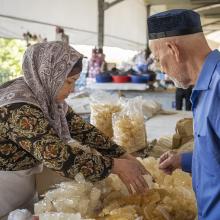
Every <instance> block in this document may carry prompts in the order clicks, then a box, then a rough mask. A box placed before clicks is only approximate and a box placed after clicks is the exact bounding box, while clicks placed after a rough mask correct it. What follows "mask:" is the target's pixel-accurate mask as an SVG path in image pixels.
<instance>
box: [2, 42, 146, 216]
mask: <svg viewBox="0 0 220 220" xmlns="http://www.w3.org/2000/svg"><path fill="white" fill-rule="evenodd" d="M22 70H23V77H20V78H17V79H15V80H12V81H9V82H7V83H5V84H3V85H2V86H0V94H1V95H0V182H1V183H0V219H1V218H3V217H4V216H7V215H8V213H9V212H10V211H12V210H14V209H17V208H24V207H25V208H27V207H30V206H31V205H32V204H33V199H34V195H35V178H34V174H35V173H38V172H41V170H42V164H43V165H44V166H46V167H48V168H50V169H52V170H54V171H56V172H58V173H59V174H61V175H63V176H65V177H68V178H72V179H73V178H74V176H75V175H76V174H77V173H79V172H81V173H82V174H83V175H84V177H85V178H86V179H87V180H88V181H93V182H94V181H99V180H102V179H104V178H106V177H107V176H108V175H109V174H110V173H114V174H117V175H118V176H119V177H120V178H121V180H122V181H123V182H124V183H125V185H126V186H127V188H128V190H129V192H131V188H133V189H134V190H135V191H136V192H143V191H145V190H146V188H147V184H146V182H145V181H144V179H143V177H142V175H143V174H146V173H147V171H146V170H145V169H144V168H143V167H142V165H141V164H140V163H139V162H138V161H137V160H136V159H135V158H133V157H132V156H131V155H129V154H127V153H126V152H125V151H124V150H123V149H122V148H121V147H120V146H118V145H117V144H115V143H114V142H113V141H111V140H110V139H109V138H108V137H106V136H105V135H103V133H101V132H100V131H99V130H98V129H96V128H95V127H94V126H92V125H91V124H89V123H87V122H85V121H83V119H82V118H81V117H80V116H79V115H77V114H76V113H74V112H73V110H72V109H71V108H70V107H68V106H67V104H66V102H65V101H64V99H65V98H66V97H67V96H68V95H69V94H70V92H71V90H72V89H73V87H74V83H75V81H76V80H77V79H78V78H79V75H80V72H81V70H82V55H81V54H80V53H78V52H77V51H75V50H74V49H73V48H72V47H70V46H69V45H67V44H65V43H63V42H45V43H40V44H35V45H33V46H30V47H29V48H28V49H27V50H26V52H25V54H24V60H23V65H22ZM72 139H73V140H75V141H77V143H78V145H79V147H77V146H76V147H71V146H70V145H68V142H69V141H71V140H72ZM81 145H86V146H88V147H90V148H94V149H95V150H97V151H98V152H99V154H96V153H88V152H86V151H84V150H82V148H80V146H81Z"/></svg>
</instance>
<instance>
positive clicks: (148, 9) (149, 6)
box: [146, 4, 151, 49]
mask: <svg viewBox="0 0 220 220" xmlns="http://www.w3.org/2000/svg"><path fill="white" fill-rule="evenodd" d="M150 10H151V5H150V4H148V5H146V49H147V48H148V47H149V37H148V27H147V18H148V17H149V16H150Z"/></svg>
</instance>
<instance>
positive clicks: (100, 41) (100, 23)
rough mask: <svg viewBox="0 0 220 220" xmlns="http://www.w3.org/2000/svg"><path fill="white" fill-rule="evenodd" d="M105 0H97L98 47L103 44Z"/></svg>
mask: <svg viewBox="0 0 220 220" xmlns="http://www.w3.org/2000/svg"><path fill="white" fill-rule="evenodd" d="M104 5H105V0H98V48H103V45H104V22H105V15H104V13H105V11H104Z"/></svg>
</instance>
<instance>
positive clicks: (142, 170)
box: [120, 153, 151, 175]
mask: <svg viewBox="0 0 220 220" xmlns="http://www.w3.org/2000/svg"><path fill="white" fill-rule="evenodd" d="M120 159H127V160H131V161H134V162H135V163H137V165H139V166H140V169H141V174H142V175H151V174H150V173H149V172H148V171H147V170H146V169H145V167H144V166H143V165H142V164H141V162H140V161H138V160H137V159H136V158H135V157H134V156H132V155H131V154H129V153H125V154H123V155H122V156H121V157H120Z"/></svg>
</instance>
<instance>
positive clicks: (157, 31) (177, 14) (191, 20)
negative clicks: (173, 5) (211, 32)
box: [147, 9, 202, 40]
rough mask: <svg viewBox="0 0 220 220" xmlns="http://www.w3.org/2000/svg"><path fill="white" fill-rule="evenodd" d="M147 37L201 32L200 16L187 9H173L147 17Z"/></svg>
mask: <svg viewBox="0 0 220 220" xmlns="http://www.w3.org/2000/svg"><path fill="white" fill-rule="evenodd" d="M147 24H148V35H149V39H150V40H153V39H158V38H164V37H172V36H180V35H187V34H195V33H198V32H202V26H201V21H200V16H199V14H198V13H196V12H194V11H192V10H188V9H173V10H169V11H165V12H161V13H158V14H155V15H152V16H150V17H149V18H148V19H147Z"/></svg>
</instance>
